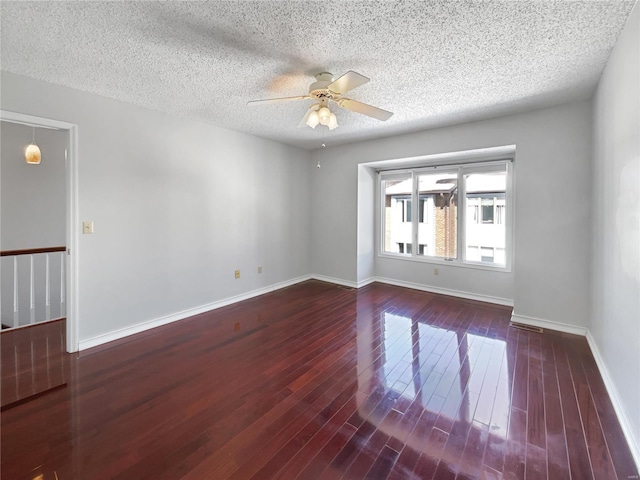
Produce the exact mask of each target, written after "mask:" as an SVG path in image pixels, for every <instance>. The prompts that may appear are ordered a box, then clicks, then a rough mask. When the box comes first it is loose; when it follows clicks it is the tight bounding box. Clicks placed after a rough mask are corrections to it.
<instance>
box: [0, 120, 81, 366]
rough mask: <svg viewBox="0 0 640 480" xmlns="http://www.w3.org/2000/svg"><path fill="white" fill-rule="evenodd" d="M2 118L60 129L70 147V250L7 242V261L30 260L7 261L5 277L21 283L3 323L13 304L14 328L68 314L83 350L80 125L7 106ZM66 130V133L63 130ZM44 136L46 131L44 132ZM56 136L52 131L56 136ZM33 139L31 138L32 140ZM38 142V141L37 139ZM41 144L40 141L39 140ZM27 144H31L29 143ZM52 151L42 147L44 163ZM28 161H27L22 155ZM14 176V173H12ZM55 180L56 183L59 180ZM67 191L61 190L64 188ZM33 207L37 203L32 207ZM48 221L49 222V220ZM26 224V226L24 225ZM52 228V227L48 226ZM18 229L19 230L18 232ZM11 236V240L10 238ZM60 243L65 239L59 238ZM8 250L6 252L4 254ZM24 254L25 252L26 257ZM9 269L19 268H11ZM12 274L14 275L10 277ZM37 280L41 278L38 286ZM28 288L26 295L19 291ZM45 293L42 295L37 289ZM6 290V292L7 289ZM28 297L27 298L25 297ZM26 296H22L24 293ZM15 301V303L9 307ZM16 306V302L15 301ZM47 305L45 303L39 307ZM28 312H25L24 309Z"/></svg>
mask: <svg viewBox="0 0 640 480" xmlns="http://www.w3.org/2000/svg"><path fill="white" fill-rule="evenodd" d="M0 121H1V122H2V124H3V126H7V128H15V129H16V130H17V129H19V128H20V127H23V129H25V128H26V129H31V130H33V132H34V134H35V135H38V133H36V132H45V133H46V132H52V131H56V134H57V135H58V137H60V134H62V135H63V137H64V139H63V142H64V144H63V147H64V164H65V165H64V173H62V172H61V173H60V175H62V176H63V177H64V180H63V181H64V193H63V194H62V193H61V195H63V197H64V200H63V202H64V217H65V225H64V228H63V229H62V230H63V231H62V233H60V235H59V236H58V237H54V238H63V239H64V240H65V244H64V245H63V247H64V249H61V245H40V247H45V248H43V250H47V251H45V252H42V253H41V254H39V253H38V252H37V250H38V248H37V247H36V246H35V245H25V246H15V245H12V244H9V245H7V248H6V247H5V245H1V246H0V247H1V250H2V252H3V260H7V259H8V257H10V256H11V254H15V253H18V254H20V253H22V254H25V252H26V254H27V255H28V256H29V258H28V259H27V260H26V262H25V261H22V263H21V262H19V261H18V260H17V259H13V260H11V262H12V263H11V265H13V269H8V268H7V265H9V263H8V262H4V263H3V265H2V266H3V270H5V272H3V279H4V277H5V276H6V275H7V274H12V275H13V278H14V279H15V282H16V284H15V285H14V286H13V295H12V298H9V299H7V298H3V299H2V300H3V301H2V303H3V304H4V306H3V307H2V308H3V323H5V321H4V318H5V310H6V309H11V308H13V310H14V311H12V312H11V317H9V320H8V321H7V323H10V325H8V326H10V327H13V328H11V329H9V331H10V330H15V329H16V328H29V327H30V326H32V325H37V324H38V321H40V320H41V319H43V318H44V319H45V321H46V320H49V319H54V318H55V317H66V327H65V328H66V331H65V338H66V342H65V344H66V351H67V352H68V353H71V352H76V351H78V345H79V339H78V330H79V328H78V323H79V320H78V295H77V292H78V245H79V241H78V240H79V239H78V235H79V228H78V184H77V179H78V173H77V171H78V162H77V156H78V126H77V125H76V124H73V123H69V122H64V121H60V120H54V119H50V118H44V117H37V116H33V115H26V114H22V113H17V112H10V111H6V110H0ZM57 132H60V133H57ZM42 136H44V134H43V135H42ZM50 136H52V134H50ZM29 140H31V138H30V139H29ZM36 140H37V139H36ZM36 143H37V142H36ZM25 147H26V145H25ZM46 158H47V152H46V151H42V163H43V164H44V162H46ZM22 161H23V162H24V159H22ZM28 167H29V168H35V169H37V168H39V167H40V165H29V166H28ZM6 173H7V175H9V174H10V173H11V172H6ZM52 181H56V180H55V179H53V180H52ZM19 190H20V185H17V186H16V191H19ZM60 190H61V189H60ZM24 193H25V192H22V193H21V195H22V197H20V196H17V197H16V198H25V197H24ZM32 207H33V206H32ZM15 222H16V223H15V226H16V228H15V229H17V227H18V226H19V225H20V222H19V220H16V221H15ZM43 222H45V220H43ZM39 226H40V225H31V226H28V228H27V229H26V230H28V229H29V228H32V229H34V230H36V229H37V228H39ZM22 227H24V225H22V226H20V228H22ZM42 228H46V225H44V226H42ZM15 229H14V230H15ZM5 238H7V237H6V236H5ZM55 243H60V242H55ZM5 253H7V255H6V256H4V254H5ZM23 256H24V255H23ZM21 268H22V269H27V280H26V285H25V280H18V279H19V276H20V275H19V272H18V270H19V269H21ZM6 270H13V271H9V272H6ZM38 270H41V271H43V272H46V275H45V274H43V275H42V280H37V279H36V275H35V272H37V271H38ZM9 276H11V275H9ZM17 282H22V286H23V288H21V289H20V288H19V287H20V286H19V285H18V283H17ZM36 282H41V283H40V285H38V288H36V284H37V283H36ZM19 291H21V292H22V294H20V293H19ZM35 292H39V293H35ZM3 293H5V292H3ZM25 293H26V296H27V297H28V298H27V299H26V300H23V299H22V298H23V297H24V296H25ZM21 295H22V297H21ZM37 295H40V296H44V297H46V299H45V300H44V301H42V302H39V303H38V302H37V300H38V299H37ZM21 302H22V304H23V305H26V306H24V307H23V309H22V310H23V312H22V314H23V316H24V314H26V315H27V316H28V317H29V318H27V319H26V320H25V319H24V318H21V314H20V312H18V311H17V310H19V308H18V307H19V306H20V304H21ZM7 304H9V305H7ZM11 304H13V305H11ZM39 304H41V306H39V307H38V306H37V305H39ZM25 309H26V310H27V312H24V310H25Z"/></svg>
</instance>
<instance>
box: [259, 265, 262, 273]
mask: <svg viewBox="0 0 640 480" xmlns="http://www.w3.org/2000/svg"><path fill="white" fill-rule="evenodd" d="M258 273H262V265H258Z"/></svg>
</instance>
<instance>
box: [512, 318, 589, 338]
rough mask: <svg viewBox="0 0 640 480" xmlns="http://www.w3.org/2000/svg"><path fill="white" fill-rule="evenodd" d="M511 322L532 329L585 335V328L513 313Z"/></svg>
mask: <svg viewBox="0 0 640 480" xmlns="http://www.w3.org/2000/svg"><path fill="white" fill-rule="evenodd" d="M511 321H512V322H516V323H524V324H525V325H531V326H533V327H540V328H545V329H547V330H555V331H557V332H564V333H572V334H574V335H582V336H583V337H584V336H585V335H586V334H587V329H586V327H579V326H577V325H569V324H568V323H560V322H552V321H551V320H543V319H541V318H535V317H527V316H526V315H518V314H516V313H514V314H513V315H511Z"/></svg>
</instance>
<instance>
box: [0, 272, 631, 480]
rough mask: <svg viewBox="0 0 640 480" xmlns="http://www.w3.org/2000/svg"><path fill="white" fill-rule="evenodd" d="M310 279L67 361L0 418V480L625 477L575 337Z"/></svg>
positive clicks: (470, 309)
mask: <svg viewBox="0 0 640 480" xmlns="http://www.w3.org/2000/svg"><path fill="white" fill-rule="evenodd" d="M509 318H510V309H508V308H505V307H499V306H495V305H489V304H483V303H479V302H473V301H466V300H460V299H454V298H452V297H444V296H440V295H434V294H429V293H424V292H418V291H415V290H409V289H404V288H399V287H393V286H388V285H382V284H371V285H369V286H367V287H364V288H361V289H359V290H352V289H348V288H342V287H338V286H335V285H331V284H327V283H323V282H318V281H308V282H304V283H302V284H298V285H295V286H292V287H289V288H286V289H283V290H279V291H276V292H274V293H271V294H267V295H263V296H261V297H257V298H255V299H252V300H248V301H245V302H242V303H239V304H235V305H232V306H229V307H225V308H222V309H219V310H216V311H213V312H209V313H206V314H202V315H199V316H197V317H193V318H191V319H188V320H184V321H181V322H178V323H174V324H171V325H167V326H164V327H160V328H157V329H154V330H151V331H148V332H145V333H142V334H139V335H135V336H132V337H128V338H126V339H123V340H120V341H117V342H113V343H111V344H108V345H103V346H101V347H97V348H95V349H91V350H86V351H84V352H82V353H81V354H80V355H79V356H72V357H70V359H69V360H70V362H69V370H70V371H69V381H68V386H67V387H66V388H63V389H60V390H56V391H53V392H50V393H48V394H46V395H44V396H41V397H39V398H36V399H34V400H33V401H30V402H28V403H25V404H22V405H18V406H15V407H13V408H10V409H8V410H6V411H4V412H3V413H2V431H1V435H2V437H1V442H2V451H1V454H2V456H1V461H2V478H3V479H5V478H6V479H16V480H19V479H29V480H32V479H36V478H38V479H40V480H49V479H51V480H68V479H80V480H98V479H122V480H124V479H126V480H134V479H135V480H138V479H181V478H184V479H198V480H201V479H213V480H218V479H226V478H230V479H249V478H254V479H260V480H266V479H284V480H289V479H296V478H298V479H304V480H310V479H322V480H329V479H341V478H342V479H380V480H381V479H389V480H391V479H414V478H415V479H417V478H420V479H438V480H441V479H475V478H478V479H480V478H486V479H500V478H502V479H505V480H506V479H524V478H526V479H550V480H560V479H574V480H585V479H591V478H594V479H607V480H610V479H616V478H617V479H623V480H627V479H628V478H633V475H638V471H637V470H636V467H635V466H634V463H633V460H632V456H631V454H630V451H629V448H628V446H627V445H626V443H625V441H624V437H623V434H622V431H621V428H620V425H619V424H618V421H617V419H616V417H615V414H614V411H613V408H612V405H611V401H610V399H609V397H608V396H607V393H606V391H605V387H604V384H603V382H602V379H601V377H600V375H599V373H598V370H597V368H596V364H595V361H594V359H593V356H592V355H591V353H590V351H589V347H588V345H587V343H586V341H585V339H584V338H582V337H577V336H572V335H566V334H557V333H550V332H546V333H544V334H536V333H529V332H525V331H521V330H517V329H514V328H511V327H509V326H508V323H509Z"/></svg>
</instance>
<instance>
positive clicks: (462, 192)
mask: <svg viewBox="0 0 640 480" xmlns="http://www.w3.org/2000/svg"><path fill="white" fill-rule="evenodd" d="M466 215H467V188H466V185H465V184H464V168H463V167H460V168H458V215H457V217H458V218H457V223H456V230H457V235H456V241H457V247H458V248H457V251H458V258H457V259H456V260H457V261H458V262H465V261H466V259H467V252H466V251H465V250H466V249H465V248H463V247H464V245H466V235H467V232H466V228H465V227H466Z"/></svg>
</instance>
